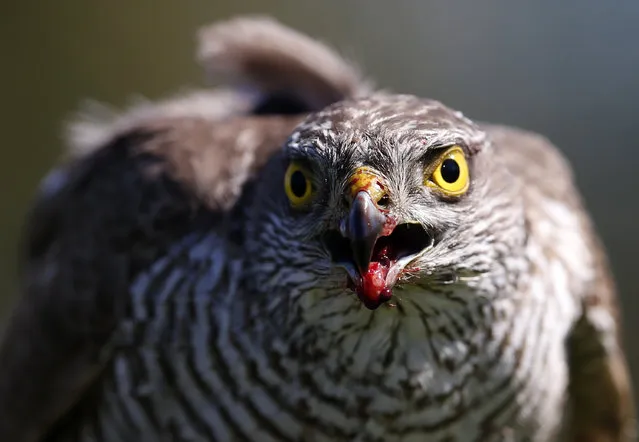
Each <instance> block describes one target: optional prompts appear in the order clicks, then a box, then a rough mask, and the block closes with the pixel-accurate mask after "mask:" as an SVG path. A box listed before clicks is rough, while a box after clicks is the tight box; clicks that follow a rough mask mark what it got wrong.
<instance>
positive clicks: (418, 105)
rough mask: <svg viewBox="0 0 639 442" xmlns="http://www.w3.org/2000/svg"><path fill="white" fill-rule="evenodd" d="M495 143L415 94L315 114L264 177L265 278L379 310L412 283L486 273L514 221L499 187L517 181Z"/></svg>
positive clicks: (272, 287) (270, 284) (260, 243)
mask: <svg viewBox="0 0 639 442" xmlns="http://www.w3.org/2000/svg"><path fill="white" fill-rule="evenodd" d="M489 149H490V143H489V142H488V140H487V139H486V135H485V133H484V132H483V131H481V130H480V128H479V127H478V126H477V125H475V124H474V123H473V122H471V121H470V120H468V119H467V118H465V117H464V116H463V115H462V114H461V113H459V112H456V111H453V110H451V109H449V108H447V107H445V106H444V105H442V104H441V103H439V102H436V101H431V100H424V99H419V98H416V97H412V96H407V95H387V94H377V95H373V96H371V97H368V98H363V99H357V100H352V101H343V102H340V103H336V104H334V105H331V106H329V107H327V108H326V109H324V110H323V111H320V112H317V113H315V114H312V115H310V116H309V117H308V118H307V119H306V120H305V121H304V122H303V123H301V124H300V125H299V126H298V127H297V129H296V130H295V131H294V132H293V134H292V135H291V136H290V137H289V139H288V141H287V143H286V145H285V148H284V150H283V151H282V153H281V155H280V156H278V157H277V158H276V159H274V160H273V162H272V164H271V165H269V166H268V167H267V168H266V169H265V171H264V172H263V178H262V179H261V180H258V183H257V184H258V189H257V190H256V194H257V195H258V196H257V201H256V204H257V207H258V209H257V210H255V211H254V216H253V220H254V221H256V222H255V223H253V225H254V226H255V231H254V232H253V237H254V238H255V239H256V241H255V242H254V244H255V248H254V254H253V255H254V256H255V257H257V258H258V259H255V262H256V263H259V266H261V268H260V275H261V278H258V279H259V281H260V282H259V286H260V287H262V288H263V289H265V290H266V291H268V292H269V293H277V292H278V291H279V292H282V291H283V292H287V291H288V292H291V293H295V294H296V295H300V296H301V297H302V298H303V297H305V296H306V297H307V298H312V299H311V300H309V299H307V300H306V301H305V302H321V300H322V299H324V298H326V297H327V296H328V297H345V296H349V294H350V296H351V298H353V296H352V295H355V297H356V298H357V299H359V301H361V304H363V305H364V306H365V307H367V308H368V309H371V310H375V309H378V308H379V307H380V306H383V305H387V306H393V305H394V302H393V301H392V300H393V299H394V298H398V296H396V295H399V293H400V292H402V291H404V292H407V290H408V289H410V288H411V287H415V286H421V287H425V286H428V285H430V286H434V285H438V284H450V283H451V281H456V280H458V279H459V278H463V277H464V276H469V275H476V274H480V273H482V272H485V271H487V270H488V269H489V268H490V266H491V264H492V262H493V261H494V260H495V257H496V256H497V255H498V253H499V250H498V249H499V245H498V244H499V241H498V240H497V241H495V237H499V235H500V234H501V233H500V230H499V229H500V224H502V226H501V227H503V230H504V234H507V230H508V228H507V227H510V224H508V226H506V225H504V224H503V220H502V221H499V219H500V218H502V219H503V218H504V216H502V215H503V214H501V212H500V210H499V204H500V201H502V200H501V199H500V196H499V191H497V187H496V186H495V185H494V183H495V182H497V183H500V185H501V188H505V187H507V185H506V186H504V184H507V183H509V180H508V178H507V174H505V173H504V172H503V171H499V170H494V169H499V168H498V167H495V166H494V164H493V162H491V161H486V160H485V158H486V157H487V155H486V151H487V150H489ZM274 176H277V177H280V178H278V179H277V180H273V179H271V178H272V177H274ZM267 177H268V178H269V179H266V178H267ZM502 193H503V192H502ZM506 193H507V192H506ZM487 195H490V197H489V198H487V197H486V196H487ZM265 269H266V270H268V271H265ZM281 289H284V290H281ZM422 291H423V290H422ZM389 301H390V302H389Z"/></svg>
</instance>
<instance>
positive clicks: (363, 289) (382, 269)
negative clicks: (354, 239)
mask: <svg viewBox="0 0 639 442" xmlns="http://www.w3.org/2000/svg"><path fill="white" fill-rule="evenodd" d="M386 252H387V251H386V249H384V250H382V251H381V253H379V256H378V257H377V259H378V260H377V261H372V262H371V263H370V264H369V265H368V271H367V272H366V273H365V274H363V275H362V280H361V283H360V284H358V285H357V286H356V287H355V292H356V293H357V296H358V297H359V299H360V300H361V301H362V303H364V305H365V306H366V307H368V308H369V309H371V310H374V309H376V308H377V307H379V306H380V305H381V304H383V303H384V302H386V301H388V300H389V299H390V298H391V297H392V295H393V292H392V290H391V289H390V288H389V287H387V286H386V275H388V271H389V270H390V265H391V262H390V259H389V258H388V256H387V253H386Z"/></svg>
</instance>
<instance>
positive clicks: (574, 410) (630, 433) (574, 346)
mask: <svg viewBox="0 0 639 442" xmlns="http://www.w3.org/2000/svg"><path fill="white" fill-rule="evenodd" d="M485 129H486V130H487V131H488V133H489V134H490V136H491V138H492V140H493V144H494V147H495V150H496V152H495V154H496V156H497V158H499V159H501V160H502V161H504V163H505V164H506V165H507V166H508V168H509V170H511V171H512V172H513V173H514V174H515V175H517V176H518V177H519V178H521V179H522V180H523V181H524V183H523V184H524V186H525V188H526V189H527V190H526V191H525V194H527V195H530V197H531V198H532V197H534V196H533V195H531V194H532V193H540V194H542V195H543V197H544V198H545V199H554V200H559V201H561V202H562V203H564V204H567V205H568V206H569V207H570V208H571V211H572V212H573V213H576V214H579V216H580V220H581V231H582V233H583V237H584V238H585V239H586V241H587V242H588V243H589V247H588V249H589V250H590V251H592V253H593V260H592V266H593V269H594V270H595V278H594V280H593V281H591V283H590V284H587V285H586V289H585V291H584V290H582V292H581V293H578V296H579V297H580V302H581V304H582V313H581V317H580V319H579V321H577V323H576V324H575V325H574V328H573V331H572V333H571V336H570V339H569V341H568V342H567V343H566V345H567V349H568V355H569V366H570V386H569V391H568V394H569V404H568V405H569V409H570V410H569V415H570V416H571V419H570V421H569V422H568V424H567V429H566V430H567V435H566V438H565V440H571V441H575V442H626V441H634V440H636V437H637V433H636V422H635V407H634V403H633V399H632V386H631V381H630V375H629V369H628V365H627V362H626V360H625V357H624V351H623V348H622V342H621V338H620V329H621V318H620V315H619V311H618V300H617V295H616V289H615V286H614V282H613V279H612V274H611V271H610V269H609V265H608V260H607V258H606V255H605V252H604V249H603V247H602V245H601V242H600V240H599V238H598V237H597V235H596V233H595V230H594V227H593V225H592V222H591V220H590V218H589V217H588V215H587V214H586V211H585V209H584V205H583V202H582V201H581V198H580V197H579V195H578V194H577V191H576V187H575V186H574V178H573V175H572V172H571V170H570V167H569V166H568V163H567V162H566V160H565V159H564V158H563V156H562V155H561V154H560V153H559V150H558V149H557V148H555V147H554V146H553V145H552V144H551V143H550V141H549V140H547V139H546V138H544V137H542V136H540V135H537V134H534V133H531V132H527V131H523V130H519V129H513V128H508V127H503V126H490V125H487V126H486V127H485ZM548 177H553V178H557V179H548ZM534 207H538V205H536V204H530V205H529V213H528V216H532V217H534V216H535V214H534V212H533V211H534V210H535V209H534ZM549 248H551V247H549ZM602 313H603V317H604V318H608V319H609V324H602V323H601V320H600V319H598V317H601V316H602V315H601V314H602Z"/></svg>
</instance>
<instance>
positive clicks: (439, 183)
mask: <svg viewBox="0 0 639 442" xmlns="http://www.w3.org/2000/svg"><path fill="white" fill-rule="evenodd" d="M469 184H470V180H469V177H468V163H466V157H465V155H464V151H463V150H462V149H461V148H460V147H458V146H454V147H451V148H450V149H448V150H447V151H446V152H444V154H443V155H442V156H440V157H439V160H438V162H437V166H436V167H435V170H434V171H433V172H432V175H431V176H430V178H429V179H428V180H427V181H426V185H427V186H431V187H435V188H437V189H438V190H440V191H442V192H443V193H444V194H446V195H448V196H459V195H462V194H463V193H465V192H466V191H467V190H468V186H469Z"/></svg>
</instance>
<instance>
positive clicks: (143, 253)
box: [0, 19, 359, 442]
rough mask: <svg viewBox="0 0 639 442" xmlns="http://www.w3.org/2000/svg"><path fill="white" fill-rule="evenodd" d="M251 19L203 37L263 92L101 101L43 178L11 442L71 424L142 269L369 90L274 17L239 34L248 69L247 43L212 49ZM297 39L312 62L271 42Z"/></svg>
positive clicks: (16, 359) (13, 375) (1, 410)
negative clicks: (274, 158) (295, 140)
mask: <svg viewBox="0 0 639 442" xmlns="http://www.w3.org/2000/svg"><path fill="white" fill-rule="evenodd" d="M251 20H255V19H245V20H239V21H233V20H232V21H229V22H228V23H222V24H219V25H218V28H217V29H218V31H219V30H220V29H224V32H213V33H211V32H208V33H205V34H203V35H202V39H203V41H202V43H201V44H202V45H204V43H206V47H207V48H208V49H207V50H205V51H204V52H202V53H203V54H205V56H204V58H205V62H206V64H207V69H209V71H211V70H214V71H218V72H222V73H223V72H227V73H229V74H232V75H234V76H235V75H237V76H241V77H242V78H248V79H251V81H252V82H253V83H254V86H255V88H256V89H257V90H258V92H259V94H257V95H256V94H254V93H250V94H247V93H245V92H243V91H240V90H238V89H233V88H230V89H215V90H202V91H194V92H191V93H189V94H182V95H179V96H177V97H174V98H171V99H168V100H165V101H160V102H157V103H152V102H146V103H141V104H140V103H138V104H137V105H135V106H133V107H132V108H131V109H129V110H128V111H126V112H124V113H123V114H119V115H118V114H117V113H113V112H111V111H108V110H106V109H105V108H100V109H98V110H97V111H96V109H95V106H94V108H93V110H92V111H91V112H90V113H89V114H84V115H83V116H82V118H81V119H80V120H79V121H76V122H75V123H74V124H72V125H71V129H70V139H69V145H70V148H71V149H70V154H69V155H68V157H67V158H66V161H65V163H64V164H62V165H61V166H60V167H59V168H57V169H56V170H54V171H53V172H52V173H51V174H50V175H49V176H48V177H47V178H46V179H45V180H44V181H43V184H42V187H41V189H40V193H39V195H38V196H37V198H36V200H35V202H34V204H33V208H32V211H31V213H30V214H29V216H28V219H27V222H26V225H25V229H24V241H23V247H22V256H21V284H22V288H21V292H22V293H21V296H20V298H19V299H18V301H17V304H16V306H15V308H14V310H13V313H12V315H11V317H10V320H9V323H8V326H7V328H6V329H5V331H4V335H3V339H2V342H1V344H0V440H3V441H12V442H35V441H41V440H43V439H44V438H46V437H50V436H51V435H52V433H55V430H56V425H59V424H60V423H61V422H66V421H68V420H69V419H71V420H72V416H73V413H72V412H73V410H74V406H75V405H76V404H78V401H80V400H81V399H82V398H83V397H85V396H86V395H87V392H88V391H89V388H90V387H91V386H92V385H93V384H95V383H96V382H97V380H98V378H99V375H100V373H101V370H102V368H103V367H104V365H105V363H106V362H107V361H108V359H109V353H108V351H105V343H106V342H107V341H108V339H109V337H110V336H111V334H112V332H113V330H114V329H115V328H116V327H117V325H118V323H119V321H120V319H121V318H122V315H123V314H124V313H125V308H126V305H127V300H128V297H129V286H130V283H131V281H132V279H133V278H134V277H135V275H136V274H137V273H138V272H140V271H141V270H142V269H144V268H145V267H146V266H148V265H149V264H150V263H151V262H153V261H154V260H155V259H157V258H158V257H160V256H162V255H163V254H164V253H166V250H167V249H168V248H169V247H170V245H171V244H173V243H174V242H175V241H176V240H177V239H178V238H180V237H182V236H183V235H184V234H186V233H188V232H189V231H190V230H191V229H193V228H195V227H194V226H196V225H197V223H199V222H204V223H207V226H208V227H209V228H212V229H214V228H216V223H221V222H222V221H223V219H224V217H225V216H226V215H227V214H228V212H229V211H230V209H231V208H232V207H233V206H234V204H235V203H236V202H237V200H238V198H239V197H240V195H241V193H242V189H243V187H244V184H245V183H246V182H247V181H248V180H250V179H251V177H252V175H253V174H255V173H256V171H257V170H259V168H260V167H261V165H263V164H264V163H265V162H266V161H267V159H268V158H269V157H270V156H271V155H272V154H273V153H274V152H275V151H276V150H278V149H279V147H280V146H281V145H282V143H283V142H284V141H285V139H286V137H287V136H288V134H289V133H290V132H291V130H292V128H293V126H294V125H295V124H297V122H298V121H299V120H300V119H301V118H302V117H303V114H304V113H305V112H307V111H311V110H313V109H314V108H315V107H316V106H317V104H318V103H321V104H322V105H323V104H326V103H328V102H330V101H332V100H336V99H341V98H347V97H348V96H349V94H351V93H353V91H354V90H356V89H357V88H356V87H355V85H356V83H357V82H358V81H359V77H358V75H357V74H356V73H355V70H353V69H352V68H351V67H349V65H348V64H347V63H345V62H344V61H342V60H341V59H339V57H337V56H336V55H334V54H332V52H330V51H329V50H328V49H327V48H325V47H324V46H322V45H321V44H319V43H317V42H313V41H311V40H309V39H301V37H296V36H295V35H292V34H291V33H290V32H287V31H286V30H284V28H283V27H281V26H280V25H278V24H276V23H274V22H270V24H269V27H268V28H264V27H262V28H260V29H261V31H260V32H261V34H260V36H261V40H259V41H258V40H253V41H243V42H242V43H241V44H240V46H239V47H240V49H241V50H242V56H241V59H242V63H240V64H239V65H238V64H237V63H235V62H231V58H233V57H236V56H237V54H238V53H237V52H232V53H225V54H217V55H215V57H212V56H211V54H212V53H211V47H212V46H211V45H213V46H215V45H216V44H217V45H218V46H221V47H226V46H228V45H230V44H232V45H234V46H233V47H238V46H237V45H238V44H239V43H238V42H237V39H236V37H237V36H238V35H244V34H243V33H245V30H246V29H249V28H251ZM254 24H256V22H254ZM256 25H257V24H256ZM234 29H235V30H236V31H237V32H235V33H234V32H233V30H234ZM296 39H298V40H300V42H302V43H303V44H302V45H301V46H302V47H303V49H304V50H305V52H304V57H303V59H304V60H305V62H306V64H302V65H304V69H298V67H299V66H300V59H299V58H296V57H288V58H287V57H283V58H282V57H281V55H282V52H281V51H280V52H278V51H277V50H276V51H275V52H268V51H265V48H266V46H265V42H269V41H270V42H271V44H272V45H273V47H276V48H287V47H290V44H291V43H295V40H296ZM207 54H208V55H207ZM269 57H274V58H277V60H276V61H274V62H273V63H270V66H271V69H270V70H269V75H271V74H272V75H276V74H279V75H278V77H279V78H285V79H287V81H288V82H289V83H287V82H281V83H280V84H279V85H278V87H277V88H272V87H271V86H268V87H266V86H264V85H265V84H266V83H264V82H263V81H262V79H263V78H264V75H263V74H262V73H260V72H262V67H263V66H265V63H266V65H269ZM327 57H328V58H330V59H331V61H332V62H333V64H332V65H331V66H330V69H329V70H327V69H326V65H325V64H324V62H325V61H326V59H327ZM314 60H315V61H316V63H313V61H314ZM231 66H233V68H232V69H231V68H230V67H231ZM258 71H260V72H258ZM318 79H320V80H321V81H320V80H318ZM269 84H270V85H272V84H273V83H269ZM345 84H348V85H350V86H349V87H345V86H344V85H345ZM287 88H288V89H290V90H292V91H293V93H294V94H297V95H298V96H299V97H302V98H301V101H300V100H299V99H298V101H297V102H296V104H295V106H292V105H291V104H290V102H286V101H281V100H280V98H279V97H277V96H276V95H277V93H279V92H280V91H286V89H287ZM276 91H277V93H276ZM301 92H303V93H301ZM324 96H325V98H324V99H320V98H322V97H324ZM270 97H274V98H272V99H271V98H270ZM306 97H312V100H310V99H309V100H307V99H306ZM269 100H271V102H272V103H275V104H277V105H271V106H269V105H265V104H268V102H269ZM284 114H287V115H284ZM291 114H292V115H291ZM78 408H79V407H78Z"/></svg>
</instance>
